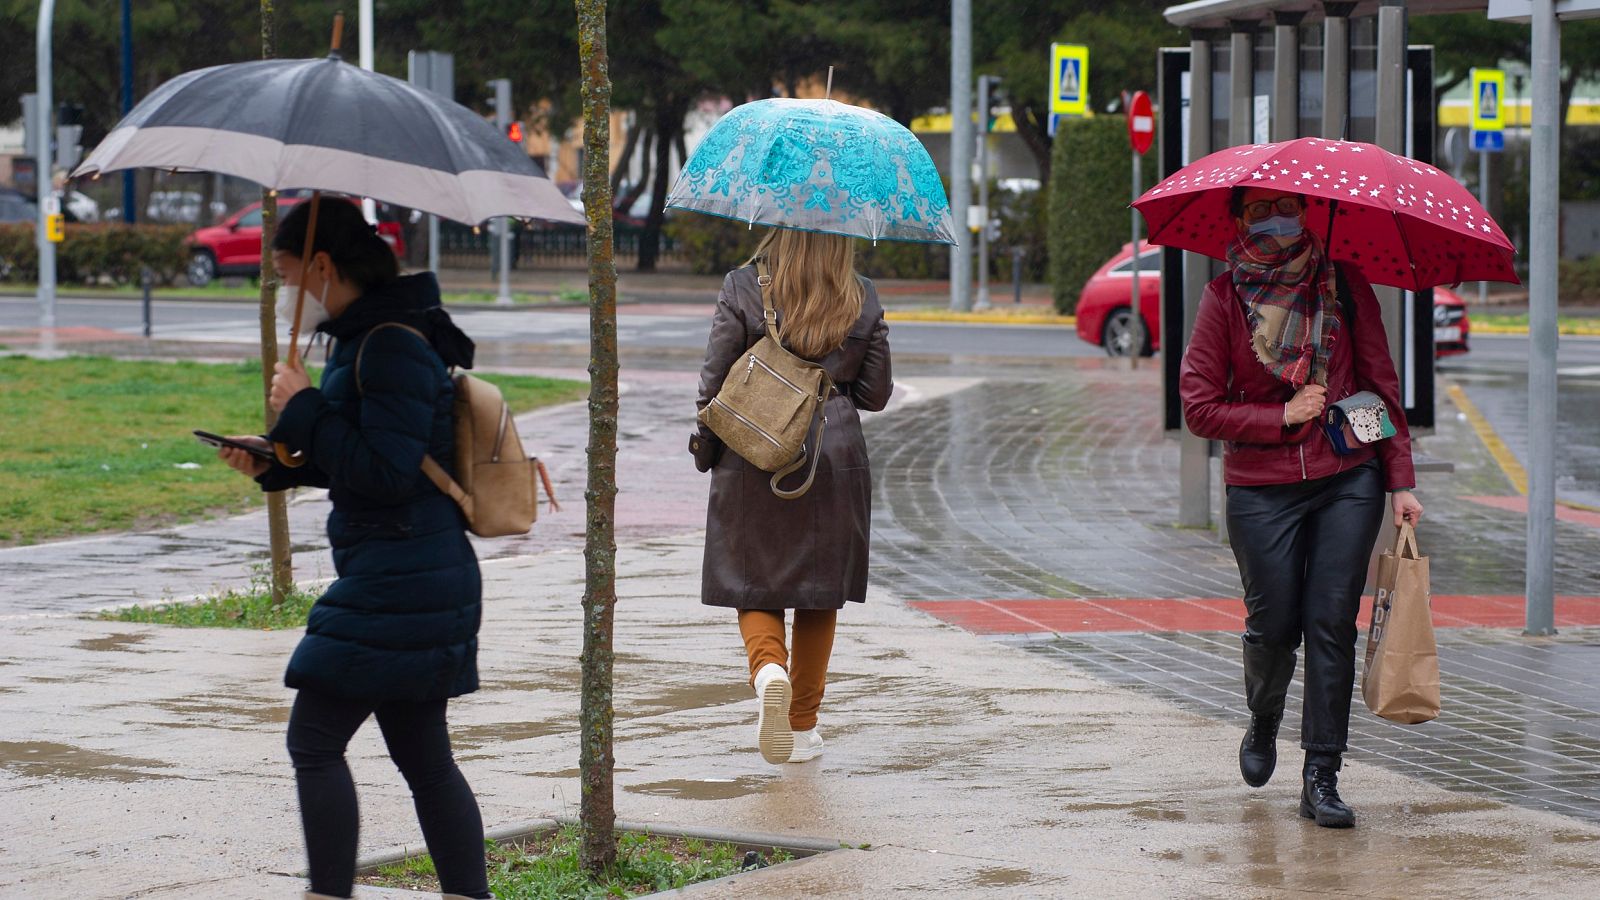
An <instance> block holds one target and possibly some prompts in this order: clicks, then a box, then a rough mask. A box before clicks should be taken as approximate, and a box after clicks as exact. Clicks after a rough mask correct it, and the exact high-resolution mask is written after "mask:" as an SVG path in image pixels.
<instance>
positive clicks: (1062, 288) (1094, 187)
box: [1049, 116, 1156, 313]
mask: <svg viewBox="0 0 1600 900" xmlns="http://www.w3.org/2000/svg"><path fill="white" fill-rule="evenodd" d="M1051 154H1052V158H1051V164H1050V264H1049V271H1050V283H1051V288H1052V291H1053V293H1054V296H1055V303H1056V309H1058V310H1060V311H1061V312H1063V313H1072V312H1073V311H1075V310H1076V309H1077V307H1078V294H1079V293H1080V292H1081V291H1082V290H1083V283H1084V282H1085V281H1087V280H1089V276H1090V275H1093V274H1094V271H1095V270H1096V269H1098V268H1100V266H1101V265H1103V264H1104V263H1105V261H1106V260H1108V259H1110V258H1111V257H1112V256H1114V255H1116V253H1117V251H1118V250H1120V249H1122V245H1123V244H1126V243H1127V242H1128V239H1129V238H1130V237H1132V233H1131V230H1132V227H1133V226H1132V221H1131V220H1130V219H1129V212H1128V201H1129V199H1130V198H1129V196H1128V193H1129V189H1130V182H1131V180H1132V177H1133V173H1132V169H1131V166H1132V151H1131V150H1130V149H1129V148H1128V128H1127V120H1126V119H1125V117H1123V116H1095V117H1094V118H1092V119H1076V120H1064V121H1062V123H1061V127H1060V129H1059V130H1058V131H1057V132H1056V139H1055V146H1054V147H1053V148H1052V149H1051ZM1145 162H1146V165H1145V166H1144V172H1145V182H1146V186H1147V187H1148V186H1151V185H1154V184H1155V178H1154V175H1155V168H1156V167H1155V164H1154V163H1155V161H1154V160H1151V159H1147V160H1146V161H1145Z"/></svg>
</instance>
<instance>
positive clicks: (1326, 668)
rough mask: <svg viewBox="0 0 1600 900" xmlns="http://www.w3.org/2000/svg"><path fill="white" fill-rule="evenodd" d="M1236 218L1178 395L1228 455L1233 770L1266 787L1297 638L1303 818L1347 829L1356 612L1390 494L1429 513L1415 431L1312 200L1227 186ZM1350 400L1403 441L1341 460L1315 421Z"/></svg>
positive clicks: (1367, 314) (1375, 322) (1359, 280)
mask: <svg viewBox="0 0 1600 900" xmlns="http://www.w3.org/2000/svg"><path fill="white" fill-rule="evenodd" d="M1230 207H1231V209H1230V211H1231V212H1232V214H1233V217H1234V220H1235V224H1236V225H1237V227H1238V237H1237V238H1235V239H1234V241H1233V243H1232V245H1231V246H1230V247H1229V249H1228V262H1229V267H1228V271H1227V272H1226V273H1224V274H1222V275H1220V276H1218V277H1217V278H1216V279H1214V280H1213V281H1212V282H1211V283H1210V284H1209V285H1207V286H1206V290H1205V293H1204V295H1203V296H1202V297H1201V299H1200V309H1199V312H1198V314H1197V316H1196V319H1195V326H1194V335H1193V336H1192V337H1191V339H1190V343H1189V348H1188V350H1187V351H1186V352H1185V353H1184V357H1183V367H1182V370H1181V374H1180V376H1179V390H1180V392H1181V394H1182V397H1183V414H1184V419H1185V421H1186V422H1187V423H1188V426H1189V429H1190V430H1191V431H1193V432H1194V433H1195V434H1196V435H1198V436H1200V437H1203V438H1209V439H1212V440H1218V441H1223V442H1224V448H1225V450H1224V454H1223V471H1224V474H1225V478H1226V481H1227V485H1228V487H1227V496H1228V501H1227V516H1228V536H1229V538H1230V540H1231V542H1232V544H1233V552H1234V556H1235V558H1236V559H1237V560H1238V562H1239V576H1240V579H1241V580H1242V581H1243V584H1244V603H1245V632H1244V636H1243V638H1244V672H1245V698H1246V702H1247V704H1248V706H1249V707H1250V728H1249V730H1248V731H1247V732H1246V733H1245V736H1244V741H1243V742H1242V743H1241V744H1240V746H1239V769H1240V772H1241V773H1242V774H1243V775H1244V780H1245V782H1246V783H1247V784H1249V785H1250V786H1252V787H1260V786H1261V785H1263V784H1266V783H1267V779H1269V778H1271V777H1272V770H1273V768H1274V767H1275V766H1276V764H1277V735H1278V724H1279V723H1280V722H1281V721H1282V719H1283V705H1284V698H1285V695H1286V694H1287V692H1288V689H1289V681H1290V679H1291V678H1292V677H1293V675H1294V667H1295V650H1296V649H1297V648H1298V647H1299V646H1300V644H1301V641H1302V637H1303V638H1304V643H1305V648H1306V668H1305V679H1304V680H1305V686H1306V687H1305V702H1304V706H1303V709H1302V717H1301V726H1300V746H1301V747H1302V748H1304V749H1305V751H1306V760H1305V766H1304V768H1303V770H1302V777H1301V795H1300V815H1302V816H1304V817H1306V818H1308V819H1315V820H1316V822H1317V824H1318V825H1322V826H1325V827H1330V828H1348V827H1350V826H1351V825H1353V824H1355V814H1354V813H1353V812H1351V810H1350V807H1349V806H1347V805H1345V803H1344V802H1343V801H1342V800H1341V799H1340V798H1339V792H1338V771H1339V766H1340V758H1341V754H1343V753H1344V751H1345V747H1346V738H1347V736H1348V733H1349V726H1350V695H1351V689H1352V687H1353V685H1354V682H1355V647H1356V613H1357V611H1358V610H1359V609H1360V606H1361V590H1362V587H1363V585H1364V584H1365V582H1366V575H1367V563H1368V559H1369V557H1370V553H1371V551H1372V547H1373V544H1374V542H1375V541H1376V540H1377V535H1378V529H1379V527H1380V526H1381V524H1382V519H1383V508H1384V493H1385V492H1388V493H1390V494H1391V495H1392V496H1393V500H1392V501H1391V505H1392V507H1393V510H1394V521H1395V524H1396V525H1397V526H1398V525H1399V523H1400V522H1401V520H1402V519H1406V520H1410V521H1411V522H1413V523H1415V522H1416V521H1417V520H1418V519H1419V518H1421V516H1422V504H1420V503H1418V502H1417V500H1416V498H1415V497H1414V496H1413V495H1412V493H1411V491H1412V488H1414V487H1415V486H1416V481H1415V476H1414V473H1413V469H1412V464H1411V434H1410V432H1409V430H1408V429H1407V427H1406V420H1405V412H1404V407H1403V406H1402V405H1401V403H1400V379H1399V378H1398V377H1397V376H1396V375H1395V369H1394V364H1393V362H1392V361H1391V360H1390V358H1389V342H1388V338H1387V337H1386V336H1385V334H1384V330H1383V321H1382V311H1381V310H1380V309H1379V307H1378V301H1377V298H1376V297H1375V296H1374V295H1373V293H1372V287H1371V285H1369V284H1368V283H1367V280H1366V277H1365V276H1363V275H1362V273H1361V270H1360V269H1359V268H1357V267H1356V266H1354V265H1350V264H1348V263H1341V264H1339V265H1338V266H1337V268H1336V267H1335V266H1334V265H1332V264H1331V263H1330V262H1329V261H1328V259H1327V257H1326V256H1325V254H1324V251H1323V247H1322V243H1321V240H1320V239H1319V238H1318V237H1316V236H1315V235H1314V234H1312V233H1310V232H1307V231H1306V230H1305V201H1304V198H1303V197H1301V196H1300V195H1299V194H1293V193H1286V192H1283V191H1274V190H1267V189H1261V188H1236V189H1235V190H1234V192H1233V196H1232V198H1231V204H1230ZM1341 293H1343V294H1344V295H1345V296H1343V297H1341V296H1340V294H1341ZM1360 391H1371V392H1373V393H1375V394H1377V395H1378V396H1379V397H1380V398H1382V400H1383V402H1384V404H1385V405H1386V406H1388V408H1389V415H1390V417H1391V420H1392V421H1393V422H1394V425H1395V429H1396V431H1397V433H1396V434H1395V435H1394V436H1393V437H1391V438H1389V439H1388V440H1384V441H1379V442H1377V443H1376V444H1375V445H1369V446H1365V447H1359V448H1357V449H1356V450H1355V452H1354V453H1351V454H1349V455H1340V454H1339V453H1338V452H1337V451H1335V449H1334V447H1333V444H1332V442H1331V441H1330V440H1329V439H1328V437H1327V436H1326V435H1324V434H1323V433H1322V428H1321V426H1320V424H1319V420H1320V419H1321V416H1322V413H1323V410H1324V408H1325V407H1326V406H1327V404H1329V403H1331V402H1338V401H1339V400H1342V399H1344V398H1346V397H1349V396H1351V395H1353V394H1355V393H1357V392H1360Z"/></svg>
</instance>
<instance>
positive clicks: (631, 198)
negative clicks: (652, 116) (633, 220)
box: [616, 128, 656, 214]
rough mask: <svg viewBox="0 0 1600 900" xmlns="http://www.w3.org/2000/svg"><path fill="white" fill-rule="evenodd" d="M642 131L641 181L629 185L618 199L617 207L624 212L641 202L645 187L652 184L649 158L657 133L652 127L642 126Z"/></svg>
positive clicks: (640, 146) (640, 145)
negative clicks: (642, 160) (642, 161)
mask: <svg viewBox="0 0 1600 900" xmlns="http://www.w3.org/2000/svg"><path fill="white" fill-rule="evenodd" d="M641 131H642V133H643V135H644V139H643V140H642V141H640V142H639V154H640V156H641V157H642V158H643V159H644V160H645V162H644V163H643V164H641V165H640V166H639V181H638V182H637V183H635V184H630V185H628V192H627V193H626V194H623V195H622V198H621V199H620V200H617V201H616V208H617V209H618V210H619V211H620V212H622V213H624V214H626V213H627V211H628V210H630V209H633V205H634V204H635V203H638V202H639V198H640V197H642V196H644V191H645V188H647V187H649V185H650V164H649V162H648V160H649V159H650V153H651V152H652V150H651V148H653V147H655V145H656V133H655V131H654V130H653V129H650V128H642V129H641Z"/></svg>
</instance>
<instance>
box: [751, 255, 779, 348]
mask: <svg viewBox="0 0 1600 900" xmlns="http://www.w3.org/2000/svg"><path fill="white" fill-rule="evenodd" d="M756 284H757V285H758V286H759V287H760V288H761V316H762V318H763V319H764V320H765V321H766V323H767V330H768V331H770V332H772V339H773V340H775V341H777V342H778V345H779V346H782V345H783V326H781V325H779V324H778V311H777V309H775V308H773V306H772V291H770V290H768V288H770V287H772V271H771V270H770V269H768V268H767V258H766V257H765V256H758V257H756Z"/></svg>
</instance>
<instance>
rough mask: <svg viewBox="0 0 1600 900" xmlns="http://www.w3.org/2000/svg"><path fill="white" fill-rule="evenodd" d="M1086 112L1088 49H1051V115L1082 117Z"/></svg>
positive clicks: (1069, 46)
mask: <svg viewBox="0 0 1600 900" xmlns="http://www.w3.org/2000/svg"><path fill="white" fill-rule="evenodd" d="M1088 111H1089V48H1088V47H1085V46H1083V45H1082V44H1051V45H1050V112H1051V113H1053V114H1055V115H1058V116H1081V115H1084V114H1085V113H1087V112H1088Z"/></svg>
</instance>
